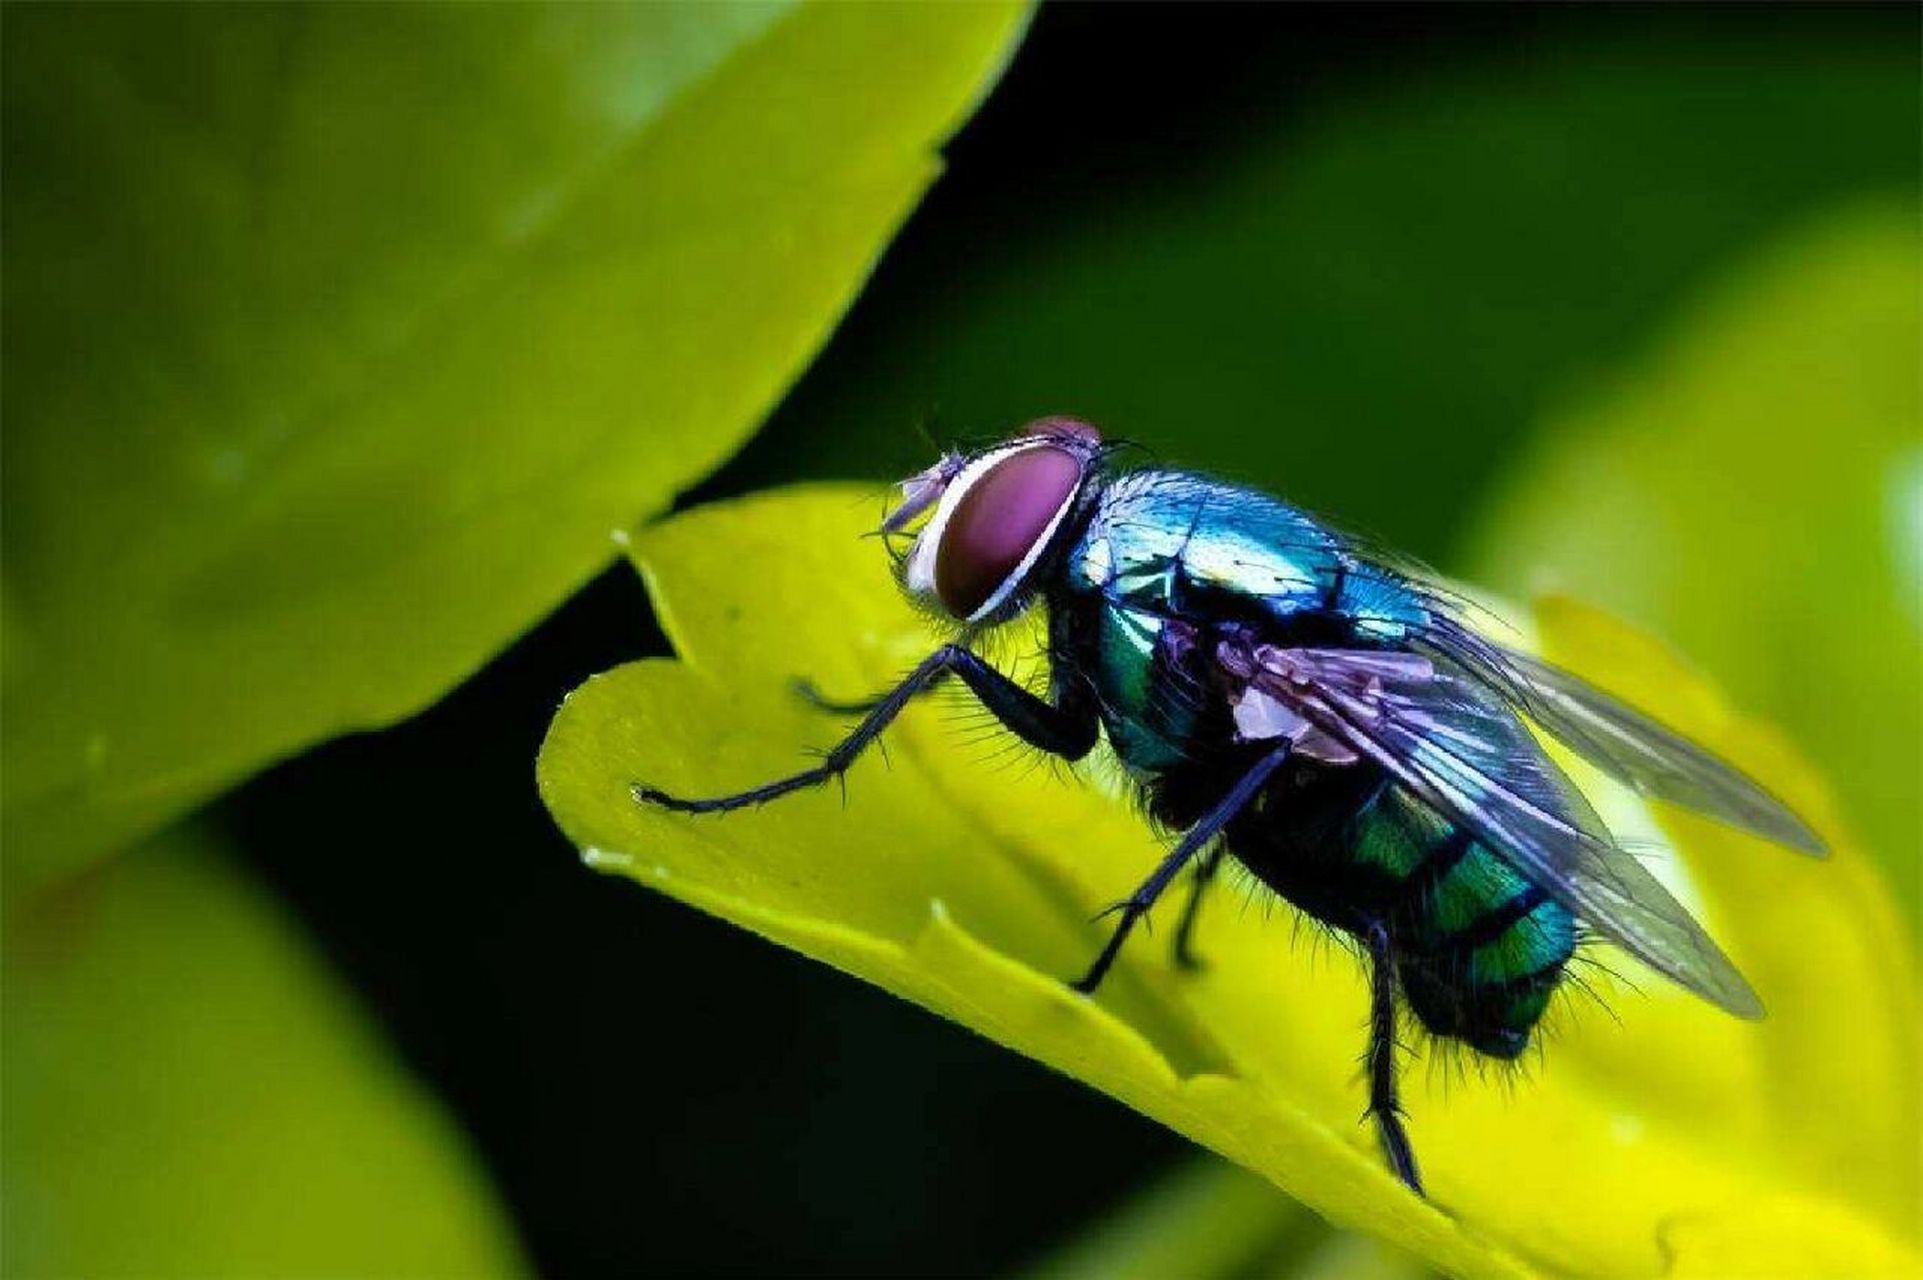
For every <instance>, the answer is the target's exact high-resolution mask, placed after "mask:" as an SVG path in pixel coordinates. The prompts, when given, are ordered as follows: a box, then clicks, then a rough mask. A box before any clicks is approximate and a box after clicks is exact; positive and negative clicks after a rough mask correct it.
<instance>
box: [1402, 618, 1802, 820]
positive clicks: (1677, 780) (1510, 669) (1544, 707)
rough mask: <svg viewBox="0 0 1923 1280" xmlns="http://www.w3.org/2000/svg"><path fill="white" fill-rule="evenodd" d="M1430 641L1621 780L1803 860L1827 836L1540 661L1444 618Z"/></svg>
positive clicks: (1677, 739)
mask: <svg viewBox="0 0 1923 1280" xmlns="http://www.w3.org/2000/svg"><path fill="white" fill-rule="evenodd" d="M1430 641H1431V643H1433V644H1434V645H1435V646H1436V647H1437V648H1438V649H1439V650H1440V651H1441V652H1443V653H1444V654H1446V655H1447V656H1448V657H1449V658H1450V659H1451V660H1453V661H1454V662H1456V663H1458V664H1460V665H1461V666H1463V667H1464V668H1465V670H1466V671H1467V672H1468V674H1470V675H1471V676H1473V677H1475V678H1476V679H1478V680H1481V681H1482V682H1484V683H1485V684H1487V685H1488V686H1489V687H1490V688H1491V689H1493V690H1494V691H1496V692H1497V693H1499V694H1501V695H1502V696H1503V698H1504V699H1505V700H1507V701H1508V702H1509V703H1510V705H1512V706H1514V707H1515V708H1516V709H1517V710H1519V711H1521V712H1522V713H1523V714H1524V715H1527V716H1528V717H1529V718H1530V719H1531V720H1534V721H1535V722H1536V723H1537V724H1539V725H1541V726H1542V727H1543V729H1544V730H1546V731H1547V732H1548V733H1550V734H1551V735H1553V736H1554V737H1555V738H1557V739H1558V740H1559V741H1561V742H1563V743H1566V744H1567V745H1568V746H1569V748H1570V749H1571V750H1573V751H1575V752H1577V753H1579V754H1580V755H1581V756H1582V757H1583V758H1584V759H1586V760H1588V761H1589V762H1590V763H1591V764H1594V765H1596V766H1597V767H1598V768H1600V769H1602V770H1603V771H1604V772H1606V773H1608V774H1609V775H1610V776H1611V777H1613V778H1615V779H1616V780H1617V781H1619V782H1622V783H1624V784H1626V785H1627V786H1629V787H1630V788H1632V789H1633V790H1635V791H1636V792H1638V793H1639V794H1641V795H1646V796H1651V797H1654V798H1655V799H1658V800H1667V801H1670V802H1671V803H1674V804H1679V805H1682V806H1683V807H1684V808H1687V809H1694V810H1695V811H1696V812H1698V813H1701V814H1703V815H1705V816H1706V817H1711V818H1715V819H1717V820H1718V821H1721V822H1726V823H1728V824H1730V825H1731V826H1734V827H1738V828H1740V829H1742V830H1744V831H1749V832H1753V833H1755V834H1756V835H1759V836H1762V837H1763V838H1765V839H1767V840H1773V841H1775V842H1776V843H1778V844H1781V845H1786V846H1788V847H1789V848H1792V849H1796V850H1798V851H1799V852H1802V853H1807V854H1811V855H1813V856H1815V857H1819V858H1820V857H1823V856H1825V855H1826V854H1827V853H1828V850H1827V848H1826V847H1825V846H1824V844H1823V841H1822V839H1821V837H1819V836H1818V835H1817V834H1816V833H1815V832H1814V831H1811V830H1810V828H1809V826H1808V825H1807V824H1806V823H1805V822H1804V821H1803V820H1802V819H1801V818H1799V817H1797V816H1796V815H1795V814H1794V813H1793V812H1791V811H1790V809H1789V807H1788V806H1787V805H1785V804H1784V803H1783V802H1782V801H1780V800H1778V799H1777V798H1776V797H1775V796H1773V795H1771V794H1770V793H1769V792H1768V791H1766V790H1764V789H1763V787H1762V786H1761V785H1760V784H1759V783H1757V782H1754V781H1752V780H1751V779H1750V778H1748V777H1746V776H1744V774H1743V773H1741V772H1740V771H1739V770H1737V769H1736V768H1735V767H1734V766H1733V765H1730V764H1728V763H1726V762H1724V761H1722V760H1720V759H1718V758H1717V757H1715V756H1713V755H1711V754H1710V753H1709V752H1707V751H1705V750H1704V749H1703V748H1701V747H1699V746H1697V745H1696V744H1695V743H1693V742H1691V741H1690V740H1689V739H1687V738H1685V737H1683V736H1682V735H1681V734H1679V733H1676V732H1675V731H1674V730H1671V729H1667V728H1664V727H1663V726H1662V725H1660V724H1658V723H1656V722H1655V721H1654V720H1651V719H1650V718H1649V717H1648V716H1645V715H1643V714H1642V713H1641V712H1640V711H1635V710H1632V709H1631V708H1629V707H1627V706H1625V705H1623V704H1622V703H1621V702H1618V701H1617V700H1616V699H1614V698H1612V697H1610V696H1609V695H1608V694H1606V693H1604V692H1603V691H1602V690H1600V689H1598V688H1596V687H1595V686H1594V685H1592V684H1590V683H1588V682H1587V681H1585V680H1583V679H1582V678H1581V677H1579V676H1575V675H1572V674H1570V673H1569V672H1567V671H1564V670H1563V669H1562V668H1560V667H1555V666H1551V665H1550V664H1549V663H1547V662H1543V661H1542V660H1540V659H1538V658H1534V657H1531V656H1529V655H1528V654H1524V653H1517V652H1515V651H1514V650H1512V649H1507V648H1504V647H1502V646H1500V645H1497V644H1494V643H1492V642H1490V641H1488V640H1485V639H1483V638H1482V637H1481V636H1478V635H1476V634H1475V633H1473V632H1471V631H1469V630H1468V629H1467V628H1466V627H1463V626H1462V625H1461V624H1460V623H1458V622H1455V621H1453V620H1451V619H1447V618H1438V619H1437V620H1436V622H1435V624H1434V629H1433V631H1432V634H1431V636H1430Z"/></svg>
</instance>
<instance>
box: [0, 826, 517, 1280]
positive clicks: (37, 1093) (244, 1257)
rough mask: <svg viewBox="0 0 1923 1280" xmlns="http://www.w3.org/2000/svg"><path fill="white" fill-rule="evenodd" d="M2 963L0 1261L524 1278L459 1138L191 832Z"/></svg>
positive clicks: (106, 882)
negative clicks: (519, 1275) (1, 1191)
mask: <svg viewBox="0 0 1923 1280" xmlns="http://www.w3.org/2000/svg"><path fill="white" fill-rule="evenodd" d="M0 954H3V955H4V982H5V987H6V1002H5V1005H4V1009H3V1011H0V1030H3V1032H4V1034H3V1035H0V1045H3V1046H4V1049H3V1050H0V1057H3V1059H4V1061H3V1065H4V1073H3V1074H0V1101H3V1103H4V1109H5V1114H6V1125H5V1128H4V1144H3V1145H0V1175H3V1176H4V1181H5V1188H6V1192H5V1195H4V1196H0V1212H3V1213H4V1221H3V1222H0V1272H4V1273H5V1274H6V1275H8V1276H10V1277H19V1278H20V1280H28V1278H30V1277H56V1276H102V1275H129V1276H131V1275H139V1276H156V1277H173V1276H179V1277H207V1276H292V1275H304V1276H320V1275H341V1276H353V1275H361V1276H495V1275H504V1274H514V1273H518V1272H520V1271H522V1270H523V1269H524V1265H523V1262H522V1260H521V1258H520V1256H519V1251H518V1249H517V1247H516V1245H515V1243H514V1241H513V1240H512V1239H511V1238H510V1236H509V1234H508V1231H507V1228H506V1226H505V1224H504V1216H503V1214H502V1213H501V1210H500V1207H499V1205H498V1204H497V1203H496V1202H495V1200H494V1196H493V1194H492V1192H491V1189H490V1188H489V1187H488V1186H487V1184H486V1182H485V1180H484V1179H483V1177H482V1175H481V1173H480V1171H479V1169H478V1168H477V1167H476V1164H475V1162H474V1160H473V1159H472V1157H471V1156H469V1155H468V1154H467V1153H466V1152H465V1151H464V1149H463V1148H464V1144H463V1141H462V1138H461V1135H460V1133H459V1132H458V1130H457V1129H456V1128H455V1127H454V1125H453V1124H452V1122H451V1121H450V1120H449V1119H448V1118H447V1117H446V1116H445V1115H443V1114H442V1113H441V1111H440V1109H439V1108H438V1106H437V1105H436V1104H435V1103H434V1101H433V1100H432V1099H431V1098H430V1097H429V1095H428V1094H427V1093H426V1091H425V1090H423V1089H422V1088H421V1087H420V1086H419V1085H418V1084H417V1083H416V1082H415V1081H414V1080H413V1079H411V1078H410V1077H409V1076H408V1075H407V1073H406V1072H405V1071H403V1070H402V1069H401V1068H400V1065H399V1064H398V1063H397V1062H396V1061H395V1060H394V1058H393V1056H392V1055H391V1053H390V1052H389V1051H388V1049H387V1048H386V1047H385V1046H384V1045H383V1044H382V1043H381V1042H380V1040H379V1038H378V1037H377V1036H376V1035H375V1034H374V1033H373V1031H372V1030H371V1028H370V1027H369V1026H368V1025H367V1024H366V1022H365V1019H364V1017H363V1016H362V1014H361V1012H360V1010H358V1009H357V1008H356V1007H355V1002H354V1001H353V999H352V997H351V996H350V995H349V994H348V992H347V991H346V990H344V989H343V988H342V986H341V985H340V983H339V982H338V981H337V980H336V979H335V978H334V976H333V975H332V974H331V973H329V972H327V971H326V970H325V968H324V967H323V966H321V965H320V964H319V963H318V962H316V961H315V960H314V959H313V958H312V957H311V955H310V954H309V952H308V950H307V948H306V947H305V946H303V945H301V943H300V942H299V941H298V940H297V938H296V936H295V933H294V930H293V928H292V927H291V925H290V922H289V921H287V920H286V919H285V918H284V916H283V913H282V912H281V910H280V909H279V908H278V907H276V906H275V904H273V903H272V902H270V901H268V900H267V899H266V897H265V895H264V894H263V893H262V892H261V891H260V890H258V889H256V888H254V887H253V886H252V885H251V884H249V883H247V882H246V881H245V880H244V879H242V878H241V877H240V876H239V875H238V874H236V872H235V870H234V868H233V866H232V865H231V864H230V863H229V862H228V860H227V858H226V856H225V855H224V853H223V851H222V850H221V849H220V848H219V846H218V844H217V842H215V841H213V840H212V839H210V838H209V837H208V836H207V835H206V834H205V833H203V832H200V831H197V830H194V829H192V828H175V829H174V830H172V831H170V832H168V833H167V834H166V835H164V836H162V837H160V838H158V839H157V840H155V841H153V842H152V843H151V844H149V845H146V846H143V847H142V848H140V849H138V850H135V851H132V852H130V853H129V855H128V856H127V857H125V858H122V859H118V860H116V861H114V862H113V863H110V864H107V865H103V866H100V867H97V868H95V869H94V870H93V871H92V872H90V873H88V874H85V875H81V876H76V877H73V878H71V879H69V880H67V881H66V882H65V883H63V884H62V885H60V886H58V887H57V888H56V889H54V890H52V891H50V892H48V893H46V894H44V895H42V896H41V897H40V898H39V900H38V901H37V902H36V903H35V904H34V905H33V908H32V909H31V910H30V911H25V912H16V913H15V915H14V917H13V918H12V919H11V920H10V921H9V926H8V929H7V936H6V944H5V949H4V953H0Z"/></svg>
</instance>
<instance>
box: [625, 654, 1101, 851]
mask: <svg viewBox="0 0 1923 1280" xmlns="http://www.w3.org/2000/svg"><path fill="white" fill-rule="evenodd" d="M949 676H954V677H955V678H957V679H959V680H960V681H961V682H962V683H963V684H965V685H967V686H968V687H969V689H970V690H971V691H972V692H973V693H974V694H975V696H976V697H978V698H980V699H981V701H982V705H983V706H985V707H987V708H988V710H989V711H990V712H992V713H993V714H994V716H995V718H996V719H997V720H999V721H1001V722H1002V724H1003V725H1004V726H1005V727H1007V728H1008V729H1010V730H1011V731H1013V732H1014V733H1015V734H1017V735H1019V736H1020V737H1021V738H1022V740H1023V741H1025V742H1027V743H1028V744H1029V745H1031V746H1034V747H1038V748H1040V749H1041V750H1043V751H1046V752H1049V753H1050V754H1052V755H1058V756H1061V757H1063V758H1064V759H1068V760H1079V759H1081V758H1082V757H1083V756H1085V755H1087V754H1088V753H1089V751H1090V750H1092V749H1093V748H1094V746H1095V739H1096V737H1097V736H1098V733H1099V729H1098V722H1097V718H1096V713H1095V706H1094V703H1093V702H1092V701H1091V700H1090V699H1089V698H1088V696H1087V694H1086V692H1085V691H1084V690H1083V689H1082V687H1081V686H1079V685H1075V686H1071V687H1070V693H1069V695H1065V696H1063V697H1062V698H1061V699H1060V701H1059V702H1054V703H1052V702H1049V701H1047V700H1046V699H1043V698H1038V697H1036V696H1035V695H1034V694H1032V693H1030V692H1029V691H1028V690H1026V689H1024V688H1022V686H1021V685H1019V684H1016V683H1015V682H1014V681H1013V680H1010V679H1009V678H1008V677H1007V676H1005V675H1003V674H1002V673H1001V672H999V671H997V670H995V668H993V667H991V666H989V665H988V664H987V663H986V662H984V661H982V659H981V658H980V657H979V656H977V655H976V654H975V652H974V651H973V650H971V649H966V648H963V647H962V646H961V645H958V644H949V645H943V646H942V647H941V648H939V649H937V650H935V652H933V653H931V654H929V655H928V656H927V657H926V658H923V659H922V660H921V662H920V663H919V664H918V665H917V666H916V667H915V669H914V670H913V671H911V672H909V673H908V675H907V676H906V677H905V678H904V679H903V680H902V682H901V683H900V684H898V685H896V686H895V687H894V688H892V689H890V690H889V691H888V692H887V693H884V694H882V695H881V696H880V697H878V698H875V699H873V700H872V701H871V702H869V703H867V704H864V706H863V708H862V718H861V723H860V724H858V725H856V726H855V728H854V730H853V731H852V732H851V733H849V735H848V736H847V737H845V738H843V739H842V740H841V741H840V742H838V743H836V744H835V746H834V747H833V748H832V749H831V750H829V752H828V754H827V755H825V756H823V757H822V760H821V763H820V764H818V765H816V766H814V767H813V768H811V769H803V770H801V771H800V772H799V773H792V774H789V775H788V776H787V777H785V778H777V779H775V780H774V781H773V782H767V783H763V784H762V785H761V786H758V787H750V788H748V789H747V790H746V791H738V792H735V793H734V794H732V795H725V796H713V797H709V798H705V799H699V800H696V799H689V798H687V797H683V796H674V795H669V794H668V793H667V792H665V791H663V790H661V789H660V788H658V787H651V786H647V785H645V784H643V783H639V782H637V783H635V784H633V786H632V787H631V790H632V792H633V795H634V799H635V802H636V803H638V804H646V805H654V806H657V807H659V808H662V809H672V810H674V811H676V812H677V813H726V812H728V811H729V810H731V809H745V808H748V807H749V806H751V805H758V804H766V803H767V802H768V801H770V800H777V799H779V798H781V797H782V796H785V795H789V794H791V793H793V792H796V791H802V790H805V789H807V788H809V787H817V786H820V785H821V784H822V783H824V782H827V781H828V780H829V779H831V778H839V777H840V776H841V775H842V774H844V773H846V772H847V771H848V768H849V766H850V765H852V764H854V762H855V759H856V757H858V756H860V755H861V753H862V752H863V751H865V750H867V748H868V747H869V745H870V744H872V743H873V742H874V741H875V739H877V738H879V737H880V736H881V732H882V730H884V729H886V728H887V727H888V726H889V725H890V724H891V723H892V722H893V721H894V719H895V717H896V716H898V715H900V714H901V713H902V709H903V708H905V707H906V706H907V705H908V704H909V703H910V702H911V701H913V700H914V699H915V697H916V696H918V695H919V694H922V693H926V692H927V691H928V690H929V689H931V688H933V687H934V686H935V685H937V684H939V683H940V682H941V681H942V680H944V679H946V678H948V677H949Z"/></svg>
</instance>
